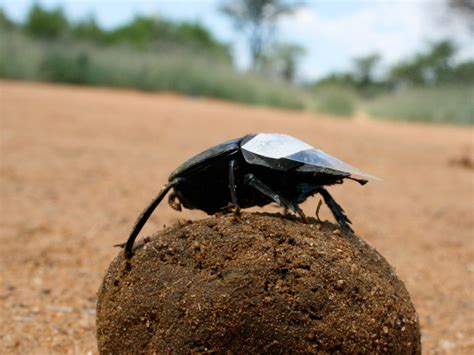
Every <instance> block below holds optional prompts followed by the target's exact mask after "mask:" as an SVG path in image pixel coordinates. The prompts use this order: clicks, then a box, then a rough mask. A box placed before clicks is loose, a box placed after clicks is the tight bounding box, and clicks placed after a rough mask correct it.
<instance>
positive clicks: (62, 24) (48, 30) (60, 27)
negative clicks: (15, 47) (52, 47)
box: [24, 4, 69, 38]
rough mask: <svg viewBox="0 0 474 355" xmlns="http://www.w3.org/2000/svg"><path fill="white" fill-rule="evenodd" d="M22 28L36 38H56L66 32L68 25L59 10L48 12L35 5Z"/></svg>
mask: <svg viewBox="0 0 474 355" xmlns="http://www.w3.org/2000/svg"><path fill="white" fill-rule="evenodd" d="M24 28H25V30H26V31H27V32H28V33H30V34H32V35H34V36H37V37H43V38H57V37H59V36H61V35H63V34H64V33H66V32H68V30H69V23H68V21H67V19H66V17H65V16H64V13H63V11H62V10H61V8H56V9H53V10H51V11H48V10H45V9H43V8H42V7H41V6H40V5H38V4H35V5H33V6H32V7H31V9H30V11H29V13H28V17H27V20H26V23H25V25H24Z"/></svg>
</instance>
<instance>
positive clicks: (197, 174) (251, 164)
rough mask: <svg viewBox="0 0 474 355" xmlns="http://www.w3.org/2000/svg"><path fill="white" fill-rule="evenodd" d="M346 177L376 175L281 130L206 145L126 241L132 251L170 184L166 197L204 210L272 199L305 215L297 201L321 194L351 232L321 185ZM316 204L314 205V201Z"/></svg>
mask: <svg viewBox="0 0 474 355" xmlns="http://www.w3.org/2000/svg"><path fill="white" fill-rule="evenodd" d="M346 178H347V179H351V180H355V181H357V182H359V183H360V184H361V185H364V184H365V183H367V179H370V178H372V179H377V178H376V177H374V176H371V175H369V174H367V173H365V172H363V171H361V170H359V169H357V168H354V167H353V166H351V165H349V164H346V163H344V162H343V161H341V160H339V159H336V158H334V157H332V156H330V155H329V154H326V153H325V152H323V151H322V150H320V149H315V148H314V147H312V146H310V145H309V144H306V143H305V142H302V141H300V140H298V139H296V138H294V137H291V136H288V135H285V134H269V133H259V134H249V135H246V136H244V137H242V138H237V139H232V140H230V141H227V142H225V143H222V144H219V145H217V146H215V147H212V148H210V149H207V150H205V151H203V152H202V153H200V154H198V155H196V156H194V157H193V158H191V159H189V160H187V161H185V162H184V163H183V164H182V165H181V166H179V167H178V168H177V169H176V170H174V171H173V172H172V173H171V175H170V176H169V178H168V183H167V184H165V185H164V186H163V188H162V189H161V191H160V192H159V193H158V195H157V196H156V197H155V198H154V199H153V201H151V203H150V204H149V206H148V207H147V208H146V209H145V210H144V211H143V212H142V214H141V215H140V216H139V217H138V219H137V222H136V224H135V226H134V227H133V230H132V232H131V234H130V237H129V238H128V240H127V242H126V243H124V244H122V245H125V255H126V257H127V258H130V257H131V256H132V254H133V251H132V250H133V243H134V241H135V238H136V237H137V236H138V233H140V230H141V229H142V227H143V225H144V224H145V223H146V221H147V220H148V218H149V217H150V215H151V214H152V212H153V211H154V210H155V208H156V207H157V206H158V205H159V203H160V202H161V200H163V198H164V197H165V196H166V194H167V193H168V192H169V191H170V190H171V189H172V190H173V191H172V192H171V194H170V195H169V198H168V203H169V204H170V206H171V207H172V208H174V209H175V210H178V211H181V207H185V208H188V209H199V210H202V211H204V212H206V213H207V214H210V215H212V214H214V213H216V212H223V211H229V210H230V209H232V208H233V210H234V212H235V213H239V211H240V209H241V208H248V207H254V206H260V207H261V206H265V205H267V204H269V203H272V202H276V203H277V204H279V205H280V206H282V207H284V208H285V209H287V210H291V211H293V212H294V213H297V214H298V215H300V216H301V218H302V219H303V221H306V217H305V215H304V213H303V211H302V210H301V208H300V207H299V204H300V203H302V202H304V201H305V200H306V199H307V198H308V197H310V196H313V195H315V194H320V195H321V196H322V197H323V199H324V202H325V203H326V205H327V206H328V207H329V209H330V210H331V212H332V214H333V215H334V217H335V219H336V221H337V222H338V224H339V226H340V227H341V229H343V230H345V231H349V232H353V231H352V228H351V227H350V226H349V224H350V223H351V221H350V220H349V218H348V217H347V216H346V214H345V212H344V210H343V209H342V207H341V206H340V205H339V204H338V203H337V202H336V201H335V200H334V199H333V198H332V196H331V195H330V194H329V192H328V191H327V190H326V189H325V188H324V186H328V185H333V184H341V183H342V182H343V180H344V179H346ZM318 208H319V206H318Z"/></svg>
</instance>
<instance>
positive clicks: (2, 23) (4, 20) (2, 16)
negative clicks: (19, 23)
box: [0, 8, 16, 29]
mask: <svg viewBox="0 0 474 355" xmlns="http://www.w3.org/2000/svg"><path fill="white" fill-rule="evenodd" d="M15 27H16V24H15V22H13V21H12V20H10V19H9V18H8V16H7V14H6V13H5V11H3V9H1V8H0V28H4V29H12V28H15Z"/></svg>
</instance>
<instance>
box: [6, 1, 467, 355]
mask: <svg viewBox="0 0 474 355" xmlns="http://www.w3.org/2000/svg"><path fill="white" fill-rule="evenodd" d="M473 36H474V0H412V1H408V0H407V1H405V0H386V1H383V0H372V1H370V0H364V1H356V0H324V1H323V0H314V1H309V0H308V1H283V0H273V1H271V0H188V1H185V0H166V1H158V0H156V1H131V0H118V1H111V0H71V1H58V0H37V1H26V0H11V1H5V0H0V246H1V247H0V320H1V321H0V353H2V354H50V353H53V354H55V353H58V354H94V353H97V344H96V337H95V309H96V302H97V299H96V292H97V290H98V288H99V286H100V284H101V282H102V279H103V276H104V273H105V270H107V267H108V265H109V263H110V261H111V260H112V259H113V258H114V257H115V256H116V255H117V253H118V252H119V250H118V249H117V248H114V247H113V245H114V244H118V243H123V242H124V241H125V240H126V238H127V237H128V235H129V233H130V229H131V227H132V225H133V223H134V221H135V219H136V217H137V216H138V214H139V213H140V212H141V211H142V209H143V208H144V207H145V206H146V205H147V204H148V203H149V201H150V200H151V199H152V197H153V196H154V195H155V194H156V193H157V192H158V191H159V189H160V188H161V186H162V185H163V184H164V183H165V182H166V181H167V179H168V176H169V173H170V172H171V171H173V170H174V169H175V168H176V167H177V166H178V165H179V164H181V163H182V162H183V161H185V160H186V159H188V158H189V157H191V156H194V155H195V154H196V153H198V152H200V151H202V150H204V149H207V148H209V147H211V146H213V145H216V144H219V143H221V142H224V141H226V140H228V139H232V138H236V137H242V136H244V135H245V134H248V133H251V132H280V133H286V134H289V135H292V136H294V137H297V138H298V139H301V140H303V141H305V142H308V143H309V144H311V145H314V146H316V147H318V148H321V149H323V150H324V151H326V152H328V153H329V154H331V155H333V156H335V157H337V158H339V159H342V160H344V161H346V162H348V163H350V164H351V165H354V166H356V167H358V168H360V169H362V170H364V171H367V172H368V173H370V174H373V175H375V176H378V177H380V178H382V179H383V181H381V182H370V183H369V184H367V185H366V186H363V187H361V186H359V185H358V184H355V183H351V182H350V181H348V182H346V183H344V184H343V185H338V186H331V187H330V192H331V194H332V195H333V196H334V198H335V199H336V200H337V201H338V202H339V203H340V204H341V206H343V207H344V209H345V211H346V212H347V214H348V216H349V217H350V218H351V220H352V221H353V228H354V230H355V231H356V233H357V234H358V235H359V236H361V237H362V238H364V240H366V241H367V242H368V243H369V244H370V245H372V246H374V247H375V248H376V249H377V250H378V251H380V253H381V254H382V255H383V256H384V257H385V258H387V260H388V261H389V263H390V264H391V265H393V266H394V267H395V269H396V271H397V273H398V275H399V276H400V278H401V279H402V280H403V282H404V283H405V285H406V287H407V289H408V291H409V293H410V295H411V297H412V300H413V302H414V304H415V307H416V309H417V312H418V314H419V318H420V324H421V329H422V342H423V349H424V352H426V353H427V354H474V238H473V236H474V126H473V123H474V38H473ZM413 121H415V122H413ZM317 200H318V198H317V197H316V196H315V197H314V198H311V199H308V201H307V202H305V203H304V204H302V206H301V207H302V208H303V210H304V211H305V213H306V214H307V215H308V216H314V213H315V209H316V206H317ZM265 208H266V210H267V211H273V212H281V209H280V208H278V207H276V206H267V207H265ZM256 210H258V211H261V209H256ZM320 216H321V218H322V219H327V220H329V221H334V219H333V217H332V215H331V213H330V212H329V210H328V209H327V208H326V207H325V206H323V207H322V208H321V214H320ZM205 217H206V215H205V213H204V212H202V211H196V210H192V211H190V210H183V211H182V213H178V212H177V211H174V210H173V209H171V208H170V207H169V206H168V205H167V204H166V203H162V204H161V205H160V206H159V207H158V208H157V210H156V211H155V213H154V214H153V216H152V217H151V218H150V220H149V221H148V222H147V224H146V226H145V228H144V229H143V231H142V233H141V236H146V235H151V234H153V233H156V232H157V231H160V230H161V229H162V228H163V226H164V225H167V226H171V225H173V224H175V223H177V222H180V221H183V220H186V219H197V218H205Z"/></svg>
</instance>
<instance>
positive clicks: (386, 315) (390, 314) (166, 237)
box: [97, 214, 421, 354]
mask: <svg viewBox="0 0 474 355" xmlns="http://www.w3.org/2000/svg"><path fill="white" fill-rule="evenodd" d="M97 338H98V346H99V350H100V352H101V353H103V354H105V353H123V352H129V353H159V354H161V353H166V354H171V353H172V354H188V353H197V352H206V353H207V352H209V353H221V354H224V353H225V354H228V353H235V354H237V353H239V354H258V353H272V354H279V353H280V354H287V353H318V352H319V353H337V352H339V353H350V354H355V353H364V354H368V353H390V354H420V353H421V344H420V328H419V323H418V318H417V314H416V311H415V309H414V307H413V304H412V302H411V300H410V296H409V295H408V292H407V290H406V289H405V286H404V285H403V283H402V282H401V281H400V280H399V279H398V277H397V275H396V274H395V272H394V270H393V269H392V267H391V266H390V265H389V264H388V263H387V261H386V260H385V259H384V258H383V257H382V256H381V255H380V254H379V253H378V252H377V251H376V250H375V249H374V248H372V247H370V246H369V245H368V244H367V243H366V242H364V241H363V240H362V239H360V238H359V237H357V236H356V235H353V234H344V233H341V232H340V231H339V229H338V228H337V227H336V226H334V225H332V224H330V223H328V222H323V223H321V222H318V221H316V220H311V221H310V222H309V223H308V224H304V223H301V222H300V221H299V220H297V219H294V218H291V217H282V216H280V215H272V214H243V215H242V216H240V217H236V216H234V215H224V216H216V217H211V218H208V219H205V220H200V221H195V222H187V223H185V224H178V225H175V226H173V227H171V228H167V229H165V230H164V231H162V232H159V233H157V234H156V235H155V236H154V237H152V238H145V240H144V242H142V243H141V244H139V245H138V246H137V247H136V249H135V254H134V256H133V258H132V259H131V262H130V263H127V262H126V260H125V259H124V257H123V252H121V253H120V254H119V256H118V257H117V258H115V260H114V261H113V262H112V264H111V265H110V267H109V270H108V272H107V274H106V275H105V279H104V281H103V284H102V286H101V287H100V290H99V293H98V304H97Z"/></svg>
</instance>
